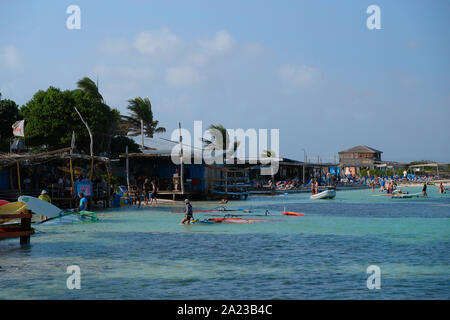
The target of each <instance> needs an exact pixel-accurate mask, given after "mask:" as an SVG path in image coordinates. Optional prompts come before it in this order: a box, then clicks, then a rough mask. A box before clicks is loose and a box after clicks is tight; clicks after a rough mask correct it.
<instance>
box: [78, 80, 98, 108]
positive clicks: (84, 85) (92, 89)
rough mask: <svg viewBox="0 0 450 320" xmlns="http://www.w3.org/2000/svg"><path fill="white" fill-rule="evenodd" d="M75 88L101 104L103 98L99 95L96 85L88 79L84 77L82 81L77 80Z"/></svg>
mask: <svg viewBox="0 0 450 320" xmlns="http://www.w3.org/2000/svg"><path fill="white" fill-rule="evenodd" d="M77 86H78V88H80V89H81V90H83V91H85V92H87V93H89V94H90V95H91V96H92V97H93V98H94V99H97V100H99V101H101V102H103V97H102V95H101V94H100V92H99V91H98V87H97V85H96V84H95V82H94V81H92V80H91V79H89V78H88V77H84V78H83V79H81V80H79V81H78V82H77Z"/></svg>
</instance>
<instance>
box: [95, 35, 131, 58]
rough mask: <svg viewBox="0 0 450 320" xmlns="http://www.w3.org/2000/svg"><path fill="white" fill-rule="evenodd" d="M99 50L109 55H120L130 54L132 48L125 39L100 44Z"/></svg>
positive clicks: (110, 40) (111, 39)
mask: <svg viewBox="0 0 450 320" xmlns="http://www.w3.org/2000/svg"><path fill="white" fill-rule="evenodd" d="M98 49H99V50H100V52H102V53H105V54H108V55H120V54H124V53H126V52H128V50H129V49H130V46H129V43H128V40H127V39H125V38H110V39H105V40H103V41H102V42H100V44H99V45H98Z"/></svg>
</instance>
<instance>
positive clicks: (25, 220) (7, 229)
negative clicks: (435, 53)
mask: <svg viewBox="0 0 450 320" xmlns="http://www.w3.org/2000/svg"><path fill="white" fill-rule="evenodd" d="M31 216H32V215H31V211H29V210H27V211H26V213H21V214H2V216H1V217H2V218H6V219H20V223H11V224H0V238H16V237H20V244H21V245H24V244H29V243H30V236H31V235H32V234H34V229H33V228H31Z"/></svg>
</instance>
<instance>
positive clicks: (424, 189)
mask: <svg viewBox="0 0 450 320" xmlns="http://www.w3.org/2000/svg"><path fill="white" fill-rule="evenodd" d="M422 192H423V196H424V197H427V196H428V195H427V183H426V182H425V183H424V184H423V188H422Z"/></svg>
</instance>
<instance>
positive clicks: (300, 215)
mask: <svg viewBox="0 0 450 320" xmlns="http://www.w3.org/2000/svg"><path fill="white" fill-rule="evenodd" d="M282 214H284V215H285V216H297V217H303V216H305V214H304V213H299V212H292V211H283V212H282Z"/></svg>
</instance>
